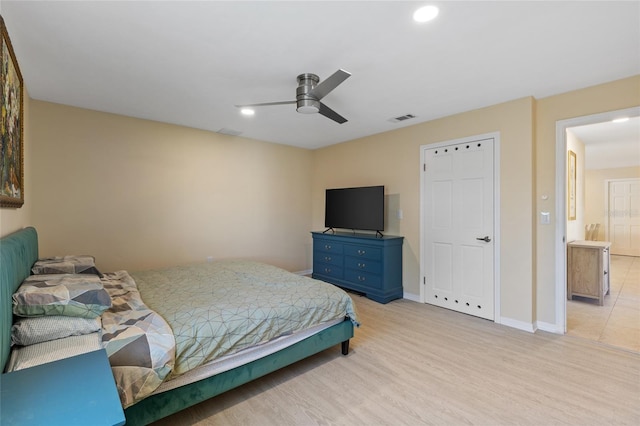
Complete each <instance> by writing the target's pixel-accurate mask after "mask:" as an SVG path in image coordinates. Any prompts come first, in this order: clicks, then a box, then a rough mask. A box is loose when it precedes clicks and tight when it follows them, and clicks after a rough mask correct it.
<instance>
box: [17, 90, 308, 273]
mask: <svg viewBox="0 0 640 426" xmlns="http://www.w3.org/2000/svg"><path fill="white" fill-rule="evenodd" d="M31 118H32V123H33V127H32V130H31V133H32V135H31V138H30V141H31V147H30V149H31V150H32V151H33V155H32V161H31V162H32V166H31V169H30V170H31V172H30V176H29V179H30V180H31V182H32V185H31V187H32V188H31V196H30V198H31V200H32V203H33V206H32V207H33V224H34V225H35V226H36V228H37V229H38V231H39V236H40V252H41V255H43V256H49V255H62V254H72V253H75V254H91V255H94V256H96V261H97V265H98V267H100V268H102V269H104V270H105V271H107V270H115V269H130V270H135V269H146V268H152V267H162V266H166V265H173V264H179V263H186V262H198V261H205V260H206V258H207V257H208V256H213V257H214V258H234V257H244V258H254V259H259V260H263V261H268V262H271V263H273V264H275V265H278V266H281V267H283V268H286V269H289V270H294V271H298V270H306V269H310V267H311V265H310V263H309V255H308V253H309V252H310V239H309V237H308V235H309V231H310V229H311V195H310V193H311V191H310V189H311V175H310V169H311V160H312V159H311V157H312V152H311V151H308V150H304V149H298V148H292V147H288V146H284V145H277V144H270V143H264V142H258V141H253V140H249V139H244V138H241V137H231V136H227V135H221V134H217V133H212V132H206V131H200V130H195V129H189V128H184V127H179V126H174V125H169V124H163V123H158V122H153V121H146V120H139V119H134V118H127V117H123V116H118V115H113V114H106V113H100V112H95V111H89V110H84V109H78V108H72V107H68V106H62V105H57V104H52V103H47V102H41V101H35V100H32V101H31Z"/></svg>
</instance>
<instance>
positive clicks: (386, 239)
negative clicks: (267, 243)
mask: <svg viewBox="0 0 640 426" xmlns="http://www.w3.org/2000/svg"><path fill="white" fill-rule="evenodd" d="M311 234H312V235H313V275H312V277H313V278H316V279H319V280H322V281H326V282H329V283H332V284H335V285H337V286H339V287H343V288H346V289H349V290H354V291H357V292H360V293H364V294H365V295H366V296H367V297H368V298H369V299H372V300H375V301H376V302H380V303H387V302H389V301H391V300H394V299H400V298H402V242H403V240H404V237H397V236H392V235H385V236H383V237H376V236H375V235H369V234H353V233H340V232H337V233H335V234H330V233H326V234H324V233H322V232H312V233H311Z"/></svg>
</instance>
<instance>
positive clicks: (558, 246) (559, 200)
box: [547, 107, 640, 334]
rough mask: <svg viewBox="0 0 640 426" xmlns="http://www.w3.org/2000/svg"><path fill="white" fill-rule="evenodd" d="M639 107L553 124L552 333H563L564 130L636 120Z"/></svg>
mask: <svg viewBox="0 0 640 426" xmlns="http://www.w3.org/2000/svg"><path fill="white" fill-rule="evenodd" d="M639 115H640V107H632V108H626V109H620V110H615V111H607V112H603V113H599V114H592V115H585V116H582V117H575V118H569V119H566V120H559V121H556V221H555V222H556V229H555V254H556V256H555V258H556V259H555V264H556V265H555V272H556V273H555V281H556V286H555V287H556V288H555V298H556V303H555V317H556V318H555V320H556V323H555V325H554V327H553V328H554V329H553V330H547V331H552V332H555V333H559V334H566V332H567V241H566V239H567V208H566V207H567V206H566V204H567V203H566V199H567V198H566V196H567V190H566V187H567V185H566V175H567V129H569V128H571V127H576V126H584V125H586V124H596V123H602V122H604V121H611V120H613V119H615V118H619V117H620V116H628V117H637V116H639Z"/></svg>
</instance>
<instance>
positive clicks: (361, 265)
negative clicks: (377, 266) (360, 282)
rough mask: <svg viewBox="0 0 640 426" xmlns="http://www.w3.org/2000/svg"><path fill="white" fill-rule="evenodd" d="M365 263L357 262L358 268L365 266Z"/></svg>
mask: <svg viewBox="0 0 640 426" xmlns="http://www.w3.org/2000/svg"><path fill="white" fill-rule="evenodd" d="M366 266H367V265H365V264H364V263H358V268H360V269H364V268H366Z"/></svg>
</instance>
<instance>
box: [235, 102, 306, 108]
mask: <svg viewBox="0 0 640 426" xmlns="http://www.w3.org/2000/svg"><path fill="white" fill-rule="evenodd" d="M295 103H296V101H282V102H265V103H261V104H247V105H236V107H237V108H244V107H258V106H269V105H289V104H295Z"/></svg>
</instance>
